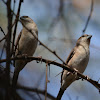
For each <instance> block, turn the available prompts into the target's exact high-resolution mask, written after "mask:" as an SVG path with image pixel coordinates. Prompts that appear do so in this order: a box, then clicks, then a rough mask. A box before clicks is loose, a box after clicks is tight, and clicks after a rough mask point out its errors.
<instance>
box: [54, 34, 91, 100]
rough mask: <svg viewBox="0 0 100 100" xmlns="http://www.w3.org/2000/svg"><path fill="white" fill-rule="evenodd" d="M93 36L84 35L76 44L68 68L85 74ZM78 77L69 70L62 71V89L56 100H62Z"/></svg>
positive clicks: (69, 58)
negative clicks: (65, 92)
mask: <svg viewBox="0 0 100 100" xmlns="http://www.w3.org/2000/svg"><path fill="white" fill-rule="evenodd" d="M91 37H92V35H88V34H84V35H82V36H81V37H80V38H79V39H78V40H77V42H76V46H75V47H74V48H73V49H72V51H71V53H70V54H69V56H68V58H67V60H66V66H68V67H71V68H73V69H75V70H77V71H79V72H80V73H83V72H84V71H85V69H86V67H87V64H88V62H89V56H90V50H89V46H90V41H91ZM77 78H78V77H77V76H76V75H74V74H73V73H71V72H68V71H67V70H63V71H62V75H61V87H60V90H59V93H58V95H57V98H56V100H61V98H62V95H63V94H64V91H65V90H66V89H67V88H68V87H69V86H70V85H71V83H73V82H74V81H75V80H77Z"/></svg>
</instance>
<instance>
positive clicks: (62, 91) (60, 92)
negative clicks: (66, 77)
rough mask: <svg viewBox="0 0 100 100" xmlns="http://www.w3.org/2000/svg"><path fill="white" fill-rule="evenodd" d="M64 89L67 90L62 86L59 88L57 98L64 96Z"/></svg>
mask: <svg viewBox="0 0 100 100" xmlns="http://www.w3.org/2000/svg"><path fill="white" fill-rule="evenodd" d="M64 91H65V90H63V89H61V88H60V90H59V93H58V95H57V99H56V100H61V97H62V95H63V93H64Z"/></svg>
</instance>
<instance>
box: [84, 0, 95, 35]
mask: <svg viewBox="0 0 100 100" xmlns="http://www.w3.org/2000/svg"><path fill="white" fill-rule="evenodd" d="M93 5H94V1H93V0H92V1H91V9H90V14H89V16H88V19H87V21H86V24H85V27H84V29H83V33H82V35H83V34H84V33H85V31H86V29H87V26H88V23H89V21H90V18H91V16H92V12H93Z"/></svg>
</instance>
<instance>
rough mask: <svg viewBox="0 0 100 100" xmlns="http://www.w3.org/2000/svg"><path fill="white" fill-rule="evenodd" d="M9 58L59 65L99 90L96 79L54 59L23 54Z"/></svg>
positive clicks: (1, 61) (0, 61) (4, 60)
mask: <svg viewBox="0 0 100 100" xmlns="http://www.w3.org/2000/svg"><path fill="white" fill-rule="evenodd" d="M10 60H28V61H32V60H36V61H38V62H39V61H42V62H44V63H48V65H50V64H52V65H56V66H59V67H61V68H63V69H65V70H68V71H69V72H71V73H73V74H76V73H77V76H78V77H79V78H81V79H85V80H87V81H88V82H89V83H91V84H92V85H94V86H95V87H96V88H97V89H98V90H100V84H99V83H98V81H95V80H92V79H91V78H89V77H87V76H85V75H83V74H81V73H80V72H78V71H76V70H74V69H73V68H71V67H70V66H68V65H64V64H60V63H58V62H55V61H52V60H48V59H43V58H42V59H41V58H40V57H29V56H28V57H26V56H24V55H22V56H18V57H13V58H11V59H10ZM6 61H7V59H2V60H0V63H3V62H6Z"/></svg>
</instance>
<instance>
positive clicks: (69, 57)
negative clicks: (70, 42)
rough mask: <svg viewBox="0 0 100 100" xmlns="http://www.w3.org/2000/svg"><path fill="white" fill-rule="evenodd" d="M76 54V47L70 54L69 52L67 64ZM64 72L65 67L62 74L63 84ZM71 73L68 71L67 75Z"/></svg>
mask: <svg viewBox="0 0 100 100" xmlns="http://www.w3.org/2000/svg"><path fill="white" fill-rule="evenodd" d="M74 54H75V48H74V49H73V50H72V51H71V52H70V54H69V56H68V58H67V60H66V65H67V64H68V62H69V61H70V60H71V58H72V57H73V56H74ZM63 73H64V69H63V71H62V74H61V85H62V77H63ZM69 74H70V72H68V73H67V75H69Z"/></svg>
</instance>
